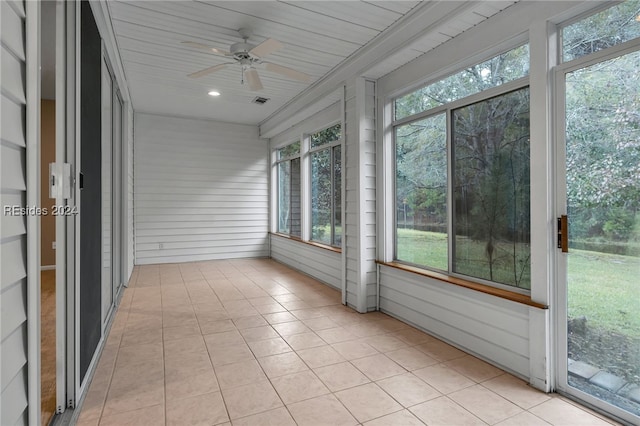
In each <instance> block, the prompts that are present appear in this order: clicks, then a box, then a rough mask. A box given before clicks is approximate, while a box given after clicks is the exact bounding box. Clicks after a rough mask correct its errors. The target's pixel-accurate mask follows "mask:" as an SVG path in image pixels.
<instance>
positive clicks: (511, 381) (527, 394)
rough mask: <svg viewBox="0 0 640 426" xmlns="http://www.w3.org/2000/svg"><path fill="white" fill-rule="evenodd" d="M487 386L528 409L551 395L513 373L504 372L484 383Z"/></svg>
mask: <svg viewBox="0 0 640 426" xmlns="http://www.w3.org/2000/svg"><path fill="white" fill-rule="evenodd" d="M482 386H484V387H485V388H488V389H491V390H492V391H494V392H495V393H497V394H498V395H500V396H502V397H503V398H506V399H508V400H509V401H511V402H513V403H514V404H516V405H518V406H520V407H522V408H524V409H525V410H526V409H529V408H531V407H535V406H536V405H539V404H542V403H543V402H545V401H547V400H549V399H550V398H551V397H550V396H549V395H547V394H545V393H544V392H541V391H539V390H537V389H534V388H533V387H531V386H529V385H528V384H527V383H525V382H524V381H522V380H520V379H518V378H516V377H513V376H512V375H511V374H503V375H501V376H498V377H495V378H493V379H491V380H487V381H486V382H483V383H482Z"/></svg>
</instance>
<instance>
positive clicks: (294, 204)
mask: <svg viewBox="0 0 640 426" xmlns="http://www.w3.org/2000/svg"><path fill="white" fill-rule="evenodd" d="M300 231H301V225H300V159H299V158H296V159H293V160H291V235H295V236H297V237H299V236H300V235H301V233H300Z"/></svg>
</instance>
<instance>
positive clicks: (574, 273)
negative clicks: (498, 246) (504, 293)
mask: <svg viewBox="0 0 640 426" xmlns="http://www.w3.org/2000/svg"><path fill="white" fill-rule="evenodd" d="M466 246H467V248H468V249H469V250H472V251H475V256H476V257H478V256H482V253H484V248H483V245H482V244H480V243H476V247H475V248H473V245H472V244H470V243H467V244H466ZM398 258H399V259H401V260H404V261H406V262H411V263H415V264H418V265H426V266H431V267H433V268H438V269H443V270H446V269H447V239H446V236H445V234H441V233H435V232H425V231H416V230H412V229H399V230H398ZM498 266H499V265H498ZM568 266H569V316H570V317H572V318H576V317H582V316H584V317H586V318H587V321H588V324H589V326H590V327H598V328H602V329H605V330H612V331H617V332H619V333H622V334H626V335H628V336H635V337H639V336H640V258H638V257H633V256H623V255H614V254H607V253H600V252H595V251H585V250H575V249H571V250H570V253H569V265H568Z"/></svg>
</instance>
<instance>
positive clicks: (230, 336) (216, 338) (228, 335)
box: [204, 330, 244, 349]
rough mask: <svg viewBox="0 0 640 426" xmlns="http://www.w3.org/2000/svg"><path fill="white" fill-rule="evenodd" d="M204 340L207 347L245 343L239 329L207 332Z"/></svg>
mask: <svg viewBox="0 0 640 426" xmlns="http://www.w3.org/2000/svg"><path fill="white" fill-rule="evenodd" d="M204 342H205V343H206V344H207V348H209V349H210V348H213V347H221V346H229V345H240V344H243V343H244V339H243V337H242V335H241V334H240V332H239V331H238V330H230V331H223V332H222V333H213V334H207V335H206V336H204Z"/></svg>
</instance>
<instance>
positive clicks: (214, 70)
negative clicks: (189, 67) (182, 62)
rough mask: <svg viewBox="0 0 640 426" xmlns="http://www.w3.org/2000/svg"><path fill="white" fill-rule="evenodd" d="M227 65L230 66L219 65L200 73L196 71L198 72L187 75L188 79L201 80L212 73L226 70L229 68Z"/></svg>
mask: <svg viewBox="0 0 640 426" xmlns="http://www.w3.org/2000/svg"><path fill="white" fill-rule="evenodd" d="M227 65H229V64H219V65H214V66H212V67H209V68H205V69H203V70H200V71H196V72H194V73H191V74H189V75H187V77H191V78H200V77H203V76H205V75H207V74H211V73H214V72H216V71H220V70H221V69H223V68H226V66H227Z"/></svg>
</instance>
